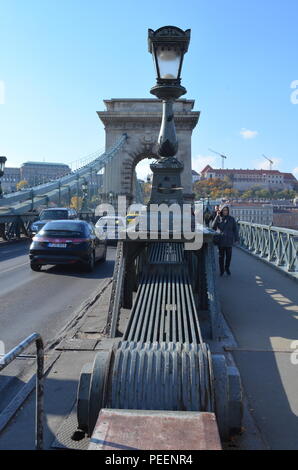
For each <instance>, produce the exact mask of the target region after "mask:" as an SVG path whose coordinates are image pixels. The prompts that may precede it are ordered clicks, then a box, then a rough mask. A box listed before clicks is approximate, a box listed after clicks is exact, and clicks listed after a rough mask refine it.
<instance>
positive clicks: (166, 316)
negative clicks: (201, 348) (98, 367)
mask: <svg viewBox="0 0 298 470" xmlns="http://www.w3.org/2000/svg"><path fill="white" fill-rule="evenodd" d="M123 340H124V341H139V342H143V343H145V342H155V341H158V342H164V341H165V342H180V343H201V342H202V336H201V331H200V326H199V320H198V315H197V310H196V306H195V302H194V298H193V292H192V287H191V282H190V279H189V277H188V275H187V273H186V272H185V270H184V268H183V266H177V267H175V269H173V267H172V266H164V267H163V270H161V269H160V266H159V267H157V266H156V267H155V266H154V267H151V270H150V272H148V273H147V274H146V275H145V276H144V277H143V279H142V281H141V283H140V285H139V288H138V292H137V295H136V299H135V302H134V305H133V308H132V311H131V316H130V319H129V322H128V325H127V328H126V331H125V333H124V336H123Z"/></svg>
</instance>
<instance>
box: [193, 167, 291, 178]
mask: <svg viewBox="0 0 298 470" xmlns="http://www.w3.org/2000/svg"><path fill="white" fill-rule="evenodd" d="M207 171H213V172H215V173H221V174H222V173H223V174H227V175H228V174H231V173H236V172H237V173H242V174H245V173H252V174H254V175H280V176H284V177H286V178H291V179H296V178H295V176H294V175H293V174H292V173H284V172H282V171H279V170H262V169H261V170H256V169H253V170H252V169H249V168H247V169H246V170H244V169H242V168H232V169H231V168H230V169H229V168H227V169H222V168H212V167H211V166H210V165H207V166H205V168H204V169H203V170H202V171H201V173H206V172H207Z"/></svg>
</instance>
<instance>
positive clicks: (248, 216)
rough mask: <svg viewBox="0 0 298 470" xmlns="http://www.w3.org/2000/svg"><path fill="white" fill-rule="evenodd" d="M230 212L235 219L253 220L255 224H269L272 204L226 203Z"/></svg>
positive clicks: (271, 216) (270, 222)
mask: <svg viewBox="0 0 298 470" xmlns="http://www.w3.org/2000/svg"><path fill="white" fill-rule="evenodd" d="M228 206H229V208H230V214H231V215H232V216H233V217H235V219H236V220H242V221H245V222H254V223H255V224H262V225H270V224H272V222H273V206H272V204H258V203H245V202H243V203H232V204H228Z"/></svg>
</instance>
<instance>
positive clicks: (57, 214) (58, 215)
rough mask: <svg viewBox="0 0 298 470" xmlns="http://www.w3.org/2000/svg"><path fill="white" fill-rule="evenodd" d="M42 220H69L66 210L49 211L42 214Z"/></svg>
mask: <svg viewBox="0 0 298 470" xmlns="http://www.w3.org/2000/svg"><path fill="white" fill-rule="evenodd" d="M39 218H40V220H58V219H67V218H68V212H67V211H65V210H60V209H59V210H56V209H53V210H49V211H43V212H42V213H41V214H40V217H39Z"/></svg>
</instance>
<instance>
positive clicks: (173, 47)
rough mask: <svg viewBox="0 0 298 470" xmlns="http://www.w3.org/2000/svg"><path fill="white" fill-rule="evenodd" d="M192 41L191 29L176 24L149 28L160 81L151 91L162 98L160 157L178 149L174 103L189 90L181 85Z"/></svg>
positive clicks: (150, 47)
mask: <svg viewBox="0 0 298 470" xmlns="http://www.w3.org/2000/svg"><path fill="white" fill-rule="evenodd" d="M189 41H190V29H187V30H186V31H183V30H182V29H180V28H177V27H176V26H163V27H162V28H159V29H157V30H156V31H153V30H152V29H149V30H148V45H149V52H151V54H152V57H153V61H154V64H155V68H156V74H157V83H156V85H155V86H154V87H153V88H151V90H150V93H152V94H153V95H155V96H156V97H157V98H159V99H161V100H162V101H163V116H162V124H161V129H160V134H159V138H158V153H159V155H160V156H161V157H166V158H167V157H173V156H175V155H176V153H177V150H178V140H177V136H176V129H175V124H174V114H173V103H174V101H175V100H177V99H178V98H180V97H181V96H182V95H184V94H185V93H186V89H185V88H184V87H183V86H181V70H182V64H183V57H184V54H185V53H186V52H187V50H188V46H189Z"/></svg>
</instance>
